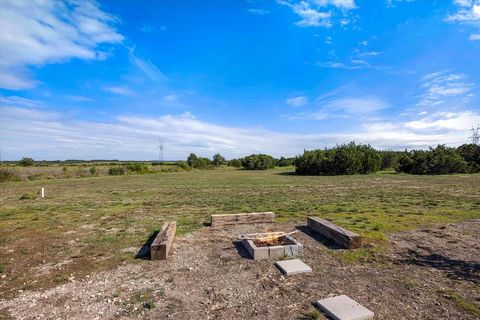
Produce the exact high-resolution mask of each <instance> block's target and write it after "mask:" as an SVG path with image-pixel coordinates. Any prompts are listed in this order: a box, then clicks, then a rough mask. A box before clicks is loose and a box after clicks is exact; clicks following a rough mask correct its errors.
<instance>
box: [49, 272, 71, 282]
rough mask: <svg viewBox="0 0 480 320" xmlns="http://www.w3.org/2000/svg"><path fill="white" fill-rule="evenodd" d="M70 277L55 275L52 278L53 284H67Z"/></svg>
mask: <svg viewBox="0 0 480 320" xmlns="http://www.w3.org/2000/svg"><path fill="white" fill-rule="evenodd" d="M69 277H70V275H69V274H68V273H61V274H57V275H56V276H55V277H54V278H53V282H55V283H64V282H68V278H69Z"/></svg>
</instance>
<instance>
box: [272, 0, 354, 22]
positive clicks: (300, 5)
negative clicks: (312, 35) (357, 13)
mask: <svg viewBox="0 0 480 320" xmlns="http://www.w3.org/2000/svg"><path fill="white" fill-rule="evenodd" d="M277 2H278V3H279V4H282V5H285V6H288V7H290V8H291V9H292V10H293V12H294V13H295V14H296V15H298V16H299V17H300V18H301V20H299V21H297V22H296V24H297V25H298V26H301V27H327V28H328V27H331V26H332V21H331V18H332V10H334V9H340V10H341V11H342V12H343V14H346V12H347V11H348V10H351V9H355V8H356V6H355V2H354V1H353V0H301V1H292V0H277ZM340 23H341V24H342V25H346V24H348V23H349V20H348V19H345V18H343V19H340Z"/></svg>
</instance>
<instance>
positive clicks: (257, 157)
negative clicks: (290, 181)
mask: <svg viewBox="0 0 480 320" xmlns="http://www.w3.org/2000/svg"><path fill="white" fill-rule="evenodd" d="M242 167H243V168H244V169H245V170H266V169H272V168H274V167H275V159H273V157H272V156H269V155H266V154H252V155H250V156H248V157H245V158H243V159H242Z"/></svg>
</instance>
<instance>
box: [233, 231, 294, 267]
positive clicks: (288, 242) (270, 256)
mask: <svg viewBox="0 0 480 320" xmlns="http://www.w3.org/2000/svg"><path fill="white" fill-rule="evenodd" d="M278 234H279V233H278V232H270V233H252V234H245V235H243V236H242V237H243V238H248V239H243V240H242V244H243V246H244V247H245V249H246V250H247V251H248V253H249V254H250V256H251V257H252V258H253V260H274V259H280V258H283V257H296V256H298V255H300V254H302V253H303V245H302V244H301V243H300V242H298V241H297V240H295V239H294V238H293V237H292V236H290V235H282V236H280V237H279V238H280V239H281V240H282V241H281V242H282V244H280V245H279V244H276V245H271V246H259V245H257V244H256V243H255V242H256V241H257V240H256V239H259V238H265V237H276V236H278ZM252 238H255V239H252ZM277 242H278V241H277Z"/></svg>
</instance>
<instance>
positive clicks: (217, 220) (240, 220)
mask: <svg viewBox="0 0 480 320" xmlns="http://www.w3.org/2000/svg"><path fill="white" fill-rule="evenodd" d="M273 222H275V213H274V212H252V213H237V214H212V216H211V226H212V227H222V226H226V225H232V224H249V223H273Z"/></svg>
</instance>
